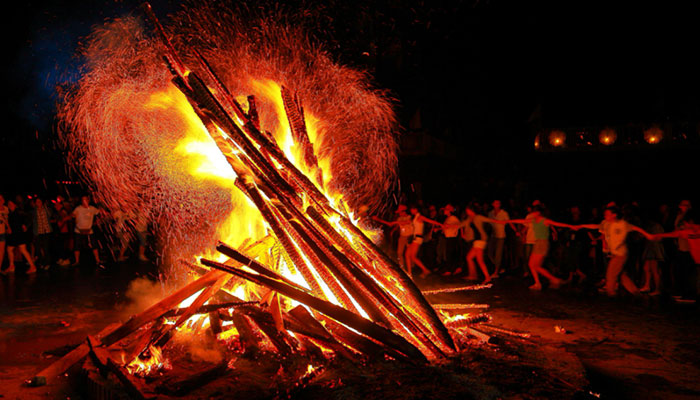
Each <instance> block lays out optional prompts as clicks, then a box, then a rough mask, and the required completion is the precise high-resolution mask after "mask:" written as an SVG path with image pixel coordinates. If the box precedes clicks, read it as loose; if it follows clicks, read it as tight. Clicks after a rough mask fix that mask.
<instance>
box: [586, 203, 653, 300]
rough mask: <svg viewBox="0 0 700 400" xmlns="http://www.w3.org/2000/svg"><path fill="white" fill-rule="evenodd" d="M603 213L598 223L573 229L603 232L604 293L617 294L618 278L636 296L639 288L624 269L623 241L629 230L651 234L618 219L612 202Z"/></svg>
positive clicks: (625, 249) (626, 253)
mask: <svg viewBox="0 0 700 400" xmlns="http://www.w3.org/2000/svg"><path fill="white" fill-rule="evenodd" d="M603 215H604V218H605V219H604V220H603V221H602V222H601V223H600V224H582V225H575V226H574V229H576V228H585V229H597V230H598V231H599V232H601V233H602V234H603V249H604V251H606V252H607V253H608V254H609V255H610V261H608V268H607V270H606V271H605V288H604V291H605V293H607V295H608V296H610V297H614V296H615V295H617V286H618V280H619V282H620V283H622V286H623V287H624V288H625V289H627V291H628V292H630V293H631V294H632V295H635V296H637V295H639V289H638V288H637V286H636V285H635V284H634V282H633V281H632V279H631V278H630V277H629V275H628V274H627V272H626V271H625V270H624V267H625V263H626V262H627V256H628V252H629V251H628V249H627V245H626V243H625V241H626V239H627V234H629V233H630V232H639V233H641V234H642V235H643V236H644V237H646V238H647V239H649V240H651V239H652V236H651V235H650V234H649V233H647V232H646V231H645V230H644V229H642V228H640V227H638V226H635V225H632V224H630V223H629V222H627V221H625V220H623V219H620V211H619V209H618V208H617V206H615V205H614V204H613V205H608V207H607V208H606V209H605V213H604V214H603Z"/></svg>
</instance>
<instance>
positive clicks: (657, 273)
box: [649, 260, 661, 296]
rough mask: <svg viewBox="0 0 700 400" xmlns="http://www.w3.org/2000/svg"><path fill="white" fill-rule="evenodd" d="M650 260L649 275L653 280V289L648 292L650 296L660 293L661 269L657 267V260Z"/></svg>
mask: <svg viewBox="0 0 700 400" xmlns="http://www.w3.org/2000/svg"><path fill="white" fill-rule="evenodd" d="M649 261H651V266H650V268H651V277H652V279H653V281H654V291H653V292H651V293H649V295H651V296H656V295H658V294H661V270H660V269H659V260H649Z"/></svg>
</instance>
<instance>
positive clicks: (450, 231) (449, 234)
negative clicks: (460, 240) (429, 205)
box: [443, 215, 460, 238]
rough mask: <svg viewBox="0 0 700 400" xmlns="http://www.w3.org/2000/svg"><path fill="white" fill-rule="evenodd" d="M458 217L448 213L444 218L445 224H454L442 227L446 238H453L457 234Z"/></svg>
mask: <svg viewBox="0 0 700 400" xmlns="http://www.w3.org/2000/svg"><path fill="white" fill-rule="evenodd" d="M459 224H460V222H459V218H457V217H455V216H454V215H450V216H449V217H447V219H446V220H445V225H454V226H446V227H445V229H443V232H444V233H445V237H446V238H453V237H457V235H458V234H459Z"/></svg>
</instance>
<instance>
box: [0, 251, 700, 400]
mask: <svg viewBox="0 0 700 400" xmlns="http://www.w3.org/2000/svg"><path fill="white" fill-rule="evenodd" d="M137 274H139V275H149V274H150V276H154V272H153V267H152V266H149V265H148V264H143V263H127V264H121V265H119V266H117V265H110V266H109V267H108V269H107V270H106V271H103V270H94V269H92V268H84V269H62V270H57V271H53V272H51V273H46V272H43V273H39V274H38V275H37V276H36V277H32V278H29V277H27V276H25V275H23V274H17V276H15V277H6V276H3V277H0V398H5V399H40V398H41V399H53V398H60V399H62V398H66V397H70V398H73V399H74V398H80V396H79V395H78V394H77V393H75V391H74V390H73V389H71V388H69V387H68V386H67V385H50V386H46V387H40V388H25V387H20V385H21V383H22V382H23V381H24V379H26V378H28V377H31V376H33V374H34V373H35V372H37V371H38V370H40V369H41V368H42V367H44V366H47V365H49V364H50V363H51V362H52V361H54V360H55V359H56V357H55V356H53V357H52V356H50V355H47V354H46V353H45V352H47V351H52V350H56V349H59V348H60V347H62V346H66V345H70V344H75V343H78V342H80V341H82V340H84V339H85V337H86V335H88V334H94V333H96V332H98V331H99V330H100V329H101V328H102V327H104V326H106V325H107V324H108V323H110V322H116V321H119V320H124V319H125V318H126V317H127V316H128V315H127V314H128V310H127V308H126V305H125V302H126V299H125V294H124V292H125V289H126V287H127V284H128V282H130V281H131V280H133V279H134V278H135V277H136V275H137ZM458 284H462V282H451V281H449V280H447V279H444V278H437V277H432V278H429V279H427V280H426V281H424V282H421V286H423V287H426V288H435V287H445V286H454V285H458ZM431 301H435V302H440V303H456V302H466V303H482V302H483V303H488V304H490V305H491V308H490V310H489V311H488V312H489V313H490V314H491V315H492V316H493V317H494V320H493V324H494V325H497V326H502V327H506V328H509V329H516V330H520V331H527V332H530V333H531V334H532V336H531V338H530V339H529V340H528V341H524V342H523V341H521V342H520V343H521V344H524V345H525V346H526V347H528V346H529V347H528V348H531V349H536V350H537V351H538V354H540V356H541V355H542V354H544V355H545V357H549V356H547V354H549V355H551V358H552V359H553V360H554V359H562V360H564V359H568V358H567V357H569V358H572V357H571V356H572V355H573V358H574V359H575V358H576V357H578V359H579V360H580V364H582V365H583V366H584V367H585V373H586V378H587V379H588V381H589V382H590V386H589V387H586V388H585V392H589V391H590V392H593V393H598V394H600V395H601V398H608V399H624V398H630V399H633V398H658V399H674V398H677V399H686V398H687V399H691V398H698V396H700V343H699V342H698V340H697V339H698V333H697V332H698V331H699V330H698V328H700V314H699V313H698V309H697V308H695V307H685V308H681V307H677V306H672V305H670V304H666V303H665V302H663V301H654V302H653V301H649V300H642V301H635V302H633V301H632V300H626V299H622V300H615V301H612V300H608V299H605V298H602V297H600V296H597V295H596V294H592V293H591V292H585V291H580V290H575V289H571V288H569V289H562V290H559V291H551V290H550V291H544V292H542V293H532V292H530V291H529V290H527V285H526V283H525V282H524V281H522V280H520V279H516V278H504V279H501V280H500V281H498V282H497V283H496V285H495V286H494V288H493V289H490V290H483V291H479V292H469V293H466V294H465V293H456V294H449V295H438V296H432V297H431ZM115 310H117V311H116V312H115ZM555 326H559V327H562V328H564V329H565V330H566V331H567V333H557V332H556V330H555ZM485 346H486V347H488V346H491V345H485ZM485 349H486V348H485V347H482V348H481V349H479V350H478V351H479V352H483V351H485ZM492 350H493V351H495V352H498V351H500V349H499V348H498V347H497V346H493V349H492ZM475 352H476V350H475ZM479 354H481V353H479ZM557 354H558V355H560V356H561V357H559V356H557ZM467 362H468V364H469V365H471V366H472V367H473V366H474V365H477V364H474V363H475V362H476V360H475V358H474V357H472V358H470V359H468V360H467ZM576 362H578V361H576ZM580 364H579V365H580ZM480 365H482V367H483V368H488V365H489V364H480ZM527 368H529V367H528V366H523V368H521V369H525V370H526V369H527ZM558 368H562V367H561V366H559V367H558ZM564 368H565V367H564ZM571 368H574V367H571ZM571 372H572V375H575V372H576V371H571ZM474 373H478V374H480V375H482V376H486V378H488V377H489V376H491V377H495V378H494V380H492V383H493V382H498V381H499V379H498V374H499V373H500V372H499V371H474ZM533 373H534V372H533ZM513 379H514V378H511V379H510V380H508V379H503V382H504V385H506V383H507V385H508V390H507V391H504V392H502V393H506V394H509V396H508V397H513V396H512V394H513V393H514V392H517V389H518V384H519V383H518V382H519V381H518V380H517V379H521V378H517V379H516V380H515V381H514V380H513ZM565 381H566V379H564V382H563V383H562V384H568V383H567V382H565ZM522 385H523V388H526V387H528V383H527V382H524V381H523V382H522ZM497 389H498V388H497ZM393 393H397V392H393ZM324 395H327V393H326V394H324ZM472 395H473V397H480V395H479V394H474V393H472ZM385 396H386V397H387V398H392V397H394V396H391V395H390V394H389V393H386V394H385ZM483 396H484V397H490V396H494V395H493V394H491V395H490V394H488V393H484V394H483ZM495 396H498V394H496V395H495ZM396 397H398V396H396ZM524 398H537V396H536V395H534V396H533V395H532V394H530V395H529V396H524Z"/></svg>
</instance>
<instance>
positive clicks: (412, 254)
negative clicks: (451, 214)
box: [406, 205, 442, 278]
mask: <svg viewBox="0 0 700 400" xmlns="http://www.w3.org/2000/svg"><path fill="white" fill-rule="evenodd" d="M409 211H410V212H411V215H412V216H413V218H412V219H411V223H412V224H413V236H412V238H411V241H410V242H409V244H408V247H407V249H406V271H407V272H408V276H413V275H411V269H412V266H413V264H415V265H417V266H418V268H420V269H421V274H420V277H421V278H425V277H426V276H427V275H428V274H430V270H428V269H427V268H426V267H425V265H423V263H422V262H421V260H420V258H418V250H419V249H420V245H421V243H423V232H424V226H425V223H426V222H427V223H429V224H431V225H442V224H440V223H439V222H437V221H435V220H432V219H430V218H426V217H424V216H423V215H421V213H420V211H418V207H417V206H415V205H412V206H411V207H410V208H409Z"/></svg>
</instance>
